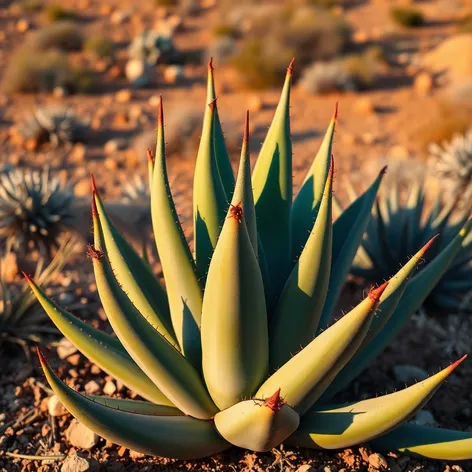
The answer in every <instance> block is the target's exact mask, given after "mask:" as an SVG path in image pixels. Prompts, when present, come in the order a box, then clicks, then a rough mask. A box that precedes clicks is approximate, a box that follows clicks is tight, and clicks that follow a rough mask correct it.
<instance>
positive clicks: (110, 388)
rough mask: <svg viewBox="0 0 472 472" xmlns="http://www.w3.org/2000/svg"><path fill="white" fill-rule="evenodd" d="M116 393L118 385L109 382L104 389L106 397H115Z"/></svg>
mask: <svg viewBox="0 0 472 472" xmlns="http://www.w3.org/2000/svg"><path fill="white" fill-rule="evenodd" d="M115 392H116V385H115V384H114V383H113V382H112V381H110V380H109V381H108V382H107V383H106V384H105V385H104V387H103V393H104V394H105V395H113V394H114V393H115Z"/></svg>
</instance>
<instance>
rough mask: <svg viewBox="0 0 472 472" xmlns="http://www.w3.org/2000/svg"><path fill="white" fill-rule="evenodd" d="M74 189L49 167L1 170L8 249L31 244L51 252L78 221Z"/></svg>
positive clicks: (1, 224)
mask: <svg viewBox="0 0 472 472" xmlns="http://www.w3.org/2000/svg"><path fill="white" fill-rule="evenodd" d="M73 205H74V193H73V190H72V187H71V186H69V185H63V184H62V183H61V181H60V180H59V178H58V177H55V176H52V175H51V174H50V172H49V169H48V168H46V169H44V170H41V171H40V170H29V169H6V170H5V171H4V172H2V173H0V241H2V240H3V241H4V243H5V245H6V252H9V251H10V250H15V251H21V250H25V249H26V248H28V247H33V248H35V249H38V250H39V251H40V253H41V254H43V255H49V254H50V253H51V249H52V248H53V247H58V238H59V236H60V234H61V233H62V232H63V231H64V230H65V229H66V228H69V227H70V226H71V225H72V224H73V221H74V215H75V212H74V206H73Z"/></svg>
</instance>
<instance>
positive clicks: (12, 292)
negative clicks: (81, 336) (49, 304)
mask: <svg viewBox="0 0 472 472" xmlns="http://www.w3.org/2000/svg"><path fill="white" fill-rule="evenodd" d="M73 246H74V243H73V241H72V240H68V241H66V242H64V244H63V245H62V246H61V247H60V248H59V250H58V251H57V253H56V255H55V257H54V258H53V259H52V261H51V262H50V263H49V264H46V263H45V260H44V259H40V260H39V261H38V264H37V266H36V270H35V279H37V280H38V283H41V285H44V286H46V285H48V284H49V283H50V282H51V281H52V280H53V279H54V277H55V276H56V275H57V274H58V273H59V272H60V271H61V270H62V269H63V267H64V264H65V263H66V260H67V258H68V257H69V256H70V254H71V252H72V249H73ZM6 268H7V264H6V263H5V257H3V258H2V259H1V260H0V351H1V350H2V348H3V345H4V343H6V342H8V343H16V344H20V345H22V346H24V345H25V343H26V342H29V341H32V342H39V341H40V340H41V338H42V336H43V335H45V334H48V333H51V332H57V330H56V329H55V328H54V327H53V326H51V325H50V324H49V323H48V321H49V319H48V317H47V316H46V314H45V313H44V310H43V309H42V308H41V306H40V305H39V304H38V302H37V300H36V297H35V296H34V294H33V293H31V290H29V288H28V285H27V284H25V283H24V282H23V283H20V284H19V283H15V282H13V281H11V280H7V278H6V276H5V271H6Z"/></svg>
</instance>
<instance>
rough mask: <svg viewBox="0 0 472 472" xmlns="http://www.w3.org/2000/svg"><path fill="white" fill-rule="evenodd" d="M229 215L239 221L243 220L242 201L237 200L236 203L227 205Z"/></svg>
mask: <svg viewBox="0 0 472 472" xmlns="http://www.w3.org/2000/svg"><path fill="white" fill-rule="evenodd" d="M229 216H230V218H234V219H235V220H237V221H238V222H239V223H241V221H242V220H243V216H244V210H243V204H242V202H239V203H238V204H237V205H231V206H230V207H229Z"/></svg>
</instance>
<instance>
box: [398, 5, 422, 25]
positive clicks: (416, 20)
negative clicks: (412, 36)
mask: <svg viewBox="0 0 472 472" xmlns="http://www.w3.org/2000/svg"><path fill="white" fill-rule="evenodd" d="M390 17H391V18H392V20H393V21H394V22H395V23H397V24H398V25H400V26H404V27H406V28H416V27H418V26H421V25H423V24H424V15H423V13H422V11H421V10H419V9H418V8H414V7H408V6H404V7H393V8H391V9H390Z"/></svg>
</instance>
